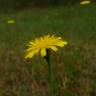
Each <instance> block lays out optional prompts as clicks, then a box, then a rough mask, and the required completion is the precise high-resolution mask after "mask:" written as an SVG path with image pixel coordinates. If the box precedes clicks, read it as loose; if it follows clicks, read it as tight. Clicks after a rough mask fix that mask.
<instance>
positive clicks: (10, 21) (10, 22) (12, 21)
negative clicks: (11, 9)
mask: <svg viewBox="0 0 96 96" xmlns="http://www.w3.org/2000/svg"><path fill="white" fill-rule="evenodd" d="M7 22H8V24H14V23H15V20H8V21H7Z"/></svg>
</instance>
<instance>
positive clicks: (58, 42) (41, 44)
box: [25, 35, 67, 58]
mask: <svg viewBox="0 0 96 96" xmlns="http://www.w3.org/2000/svg"><path fill="white" fill-rule="evenodd" d="M66 44H67V42H66V41H64V40H62V38H61V37H56V36H54V35H52V36H50V35H47V36H44V37H40V38H36V39H35V40H33V41H30V42H29V43H28V49H26V50H25V52H26V56H25V58H32V57H33V56H34V55H37V54H38V53H39V52H40V53H41V56H42V57H44V56H46V49H52V50H53V51H57V50H58V48H57V47H64V46H65V45H66Z"/></svg>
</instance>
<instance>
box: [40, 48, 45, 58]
mask: <svg viewBox="0 0 96 96" xmlns="http://www.w3.org/2000/svg"><path fill="white" fill-rule="evenodd" d="M41 56H42V57H44V56H46V49H45V48H43V49H42V50H41Z"/></svg>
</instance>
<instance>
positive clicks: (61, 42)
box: [56, 41, 67, 47]
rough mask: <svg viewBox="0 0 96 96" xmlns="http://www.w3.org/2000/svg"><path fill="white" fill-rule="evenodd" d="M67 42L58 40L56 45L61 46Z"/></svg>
mask: <svg viewBox="0 0 96 96" xmlns="http://www.w3.org/2000/svg"><path fill="white" fill-rule="evenodd" d="M66 44H67V42H66V41H60V42H58V43H57V44H56V45H57V46H59V47H63V46H64V45H66Z"/></svg>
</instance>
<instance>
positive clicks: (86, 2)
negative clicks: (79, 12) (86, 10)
mask: <svg viewBox="0 0 96 96" xmlns="http://www.w3.org/2000/svg"><path fill="white" fill-rule="evenodd" d="M90 3H91V1H90V0H85V1H81V2H80V4H81V5H86V4H90Z"/></svg>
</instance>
